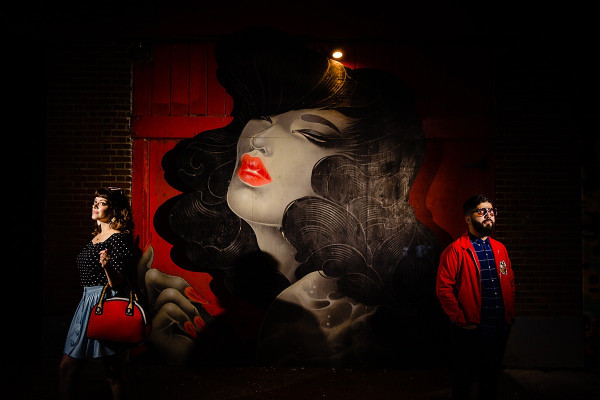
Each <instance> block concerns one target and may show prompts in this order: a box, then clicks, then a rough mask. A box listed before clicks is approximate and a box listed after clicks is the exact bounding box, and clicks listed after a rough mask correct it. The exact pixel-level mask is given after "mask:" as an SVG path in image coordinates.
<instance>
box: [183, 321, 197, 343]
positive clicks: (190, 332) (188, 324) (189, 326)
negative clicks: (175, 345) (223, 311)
mask: <svg viewBox="0 0 600 400" xmlns="http://www.w3.org/2000/svg"><path fill="white" fill-rule="evenodd" d="M194 322H195V321H194ZM183 327H184V328H185V331H186V332H187V334H188V335H190V336H191V337H192V338H194V339H197V338H198V332H196V329H194V325H193V324H192V323H191V322H190V321H186V322H185V323H184V324H183Z"/></svg>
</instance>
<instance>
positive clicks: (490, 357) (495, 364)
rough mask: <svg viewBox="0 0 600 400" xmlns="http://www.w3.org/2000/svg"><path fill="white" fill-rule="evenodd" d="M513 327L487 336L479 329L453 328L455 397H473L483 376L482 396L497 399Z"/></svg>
mask: <svg viewBox="0 0 600 400" xmlns="http://www.w3.org/2000/svg"><path fill="white" fill-rule="evenodd" d="M509 332H510V330H509V329H508V328H507V329H504V330H503V331H502V332H501V333H498V334H497V335H496V337H495V338H486V337H484V336H483V335H482V333H481V330H480V329H479V328H476V329H465V328H459V327H453V328H452V342H451V345H452V400H459V399H460V400H463V399H469V396H470V393H471V387H472V386H473V383H474V382H475V381H476V380H477V378H479V379H478V380H479V392H478V398H479V399H480V400H484V399H485V400H491V399H496V395H497V393H498V379H499V377H500V369H501V368H502V359H503V358H504V350H505V349H506V341H507V339H508V335H509Z"/></svg>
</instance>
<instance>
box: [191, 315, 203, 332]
mask: <svg viewBox="0 0 600 400" xmlns="http://www.w3.org/2000/svg"><path fill="white" fill-rule="evenodd" d="M194 324H196V326H197V327H198V329H200V330H203V329H204V327H205V326H206V324H205V323H204V320H203V319H202V318H200V317H198V316H196V317H194Z"/></svg>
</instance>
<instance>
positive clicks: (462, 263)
mask: <svg viewBox="0 0 600 400" xmlns="http://www.w3.org/2000/svg"><path fill="white" fill-rule="evenodd" d="M490 246H491V247H492V250H493V252H494V258H495V260H496V270H497V272H498V277H499V278H500V287H501V289H502V297H503V299H504V317H505V319H506V322H508V323H509V324H510V323H512V321H513V318H514V316H515V276H514V274H513V270H512V266H511V264H510V259H509V258H508V253H507V252H506V248H505V247H504V245H503V244H502V243H500V242H499V241H497V240H494V239H492V238H490ZM479 271H480V267H479V260H478V259H477V255H476V254H475V249H474V248H473V246H472V245H471V241H470V240H469V234H468V233H465V234H464V235H463V236H461V237H460V238H458V239H457V240H455V241H454V242H452V243H451V244H450V245H449V246H448V247H447V248H446V250H444V252H443V253H442V255H441V256H440V266H439V268H438V273H437V281H436V293H437V297H438V299H439V300H440V303H441V304H442V308H443V309H444V311H445V312H446V314H447V315H448V317H449V318H450V320H451V321H452V322H454V323H456V325H457V326H467V325H473V324H475V325H478V324H479V323H480V322H481V277H480V272H479Z"/></svg>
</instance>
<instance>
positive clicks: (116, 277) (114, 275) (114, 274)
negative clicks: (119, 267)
mask: <svg viewBox="0 0 600 400" xmlns="http://www.w3.org/2000/svg"><path fill="white" fill-rule="evenodd" d="M108 253H109V252H108V249H105V250H102V251H100V253H99V254H100V265H102V268H104V273H105V274H106V279H107V280H108V284H109V286H110V287H111V288H114V287H117V286H119V285H120V284H121V283H123V276H122V275H121V274H120V273H119V272H118V271H115V270H114V268H106V266H107V264H108V262H109V261H110V254H108Z"/></svg>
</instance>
